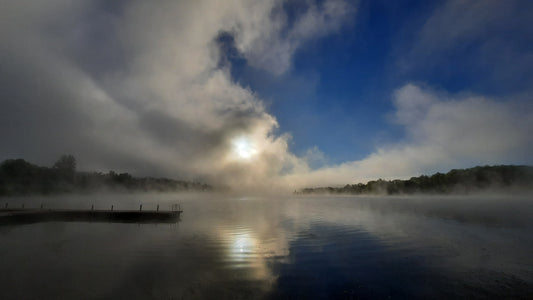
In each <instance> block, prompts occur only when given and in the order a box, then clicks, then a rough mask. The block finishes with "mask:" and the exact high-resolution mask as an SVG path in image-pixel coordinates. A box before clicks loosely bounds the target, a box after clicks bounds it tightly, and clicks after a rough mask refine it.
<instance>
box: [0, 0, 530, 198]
mask: <svg viewBox="0 0 533 300" xmlns="http://www.w3.org/2000/svg"><path fill="white" fill-rule="evenodd" d="M2 5H3V6H2V8H3V9H2V11H1V12H0V17H2V22H3V26H1V28H0V39H1V41H2V47H1V48H0V84H1V86H2V87H3V88H2V89H1V90H0V106H1V108H2V110H0V135H1V136H3V137H4V138H3V143H2V145H1V146H2V147H0V159H7V158H18V157H22V158H25V159H27V160H29V161H31V162H34V163H38V164H42V165H51V164H53V162H54V161H55V160H56V159H57V158H58V157H59V156H60V155H61V154H64V153H70V154H73V155H74V156H75V157H76V158H77V159H78V166H79V167H80V169H84V170H102V171H106V170H115V171H118V172H130V173H132V174H134V175H142V176H168V177H176V178H185V179H191V180H200V181H206V182H210V183H212V184H215V185H221V186H229V187H232V188H235V189H241V190H248V191H250V190H254V191H256V190H266V191H272V190H287V191H292V190H293V189H295V188H299V187H303V186H324V185H344V184H346V183H354V182H361V181H362V182H364V181H367V180H371V179H376V178H389V179H390V178H408V177H410V176H417V175H420V174H431V173H434V172H437V171H440V172H446V171H448V170H450V169H452V168H466V167H471V166H475V165H486V164H533V158H532V157H533V156H532V155H531V153H532V152H533V141H532V138H531V134H530V132H531V131H533V99H532V97H533V96H532V88H531V87H532V86H533V84H532V83H533V42H532V37H533V26H532V25H533V24H532V23H533V21H532V20H533V2H531V1H526V0H509V1H499V0H485V1H464V0H442V1H414V0H412V1H384V0H383V1H381V0H374V1H369V0H361V1H349V0H268V1H266V0H264V1H263V0H231V1H230V0H228V1H217V0H201V1H200V0H198V1H185V0H184V1H164V0H161V1H157V2H154V3H152V2H146V1H143V0H131V1H113V2H112V3H110V2H109V1H105V0H97V1H94V0H93V1H91V0H80V1H77V2H75V3H73V2H71V1H68V0H53V1H47V3H46V4H44V3H40V2H32V3H28V2H21V1H4V2H3V3H2Z"/></svg>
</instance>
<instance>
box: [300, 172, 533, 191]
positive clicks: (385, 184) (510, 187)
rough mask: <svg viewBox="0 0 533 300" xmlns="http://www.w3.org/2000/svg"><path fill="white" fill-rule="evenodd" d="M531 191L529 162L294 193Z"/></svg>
mask: <svg viewBox="0 0 533 300" xmlns="http://www.w3.org/2000/svg"><path fill="white" fill-rule="evenodd" d="M526 191H533V167H532V166H515V165H499V166H478V167H473V168H468V169H454V170H451V171H450V172H448V173H446V174H443V173H435V174H433V175H431V176H426V175H422V176H418V177H412V178H410V179H407V180H400V179H396V180H383V179H378V180H372V181H369V182H367V183H366V184H364V183H357V184H347V185H345V186H343V187H315V188H303V189H300V190H298V191H295V192H294V193H295V194H297V195H313V194H317V195H323V194H331V195H413V194H430V195H465V194H478V193H483V192H526Z"/></svg>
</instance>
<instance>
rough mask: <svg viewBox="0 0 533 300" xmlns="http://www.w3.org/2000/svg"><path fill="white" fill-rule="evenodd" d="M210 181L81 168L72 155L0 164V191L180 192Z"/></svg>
mask: <svg viewBox="0 0 533 300" xmlns="http://www.w3.org/2000/svg"><path fill="white" fill-rule="evenodd" d="M209 190H212V187H211V186H210V185H207V184H204V183H198V182H189V181H182V180H174V179H169V178H153V177H140V178H138V177H133V176H132V175H130V174H128V173H116V172H114V171H109V172H108V173H102V172H79V171H77V170H76V159H75V157H74V156H72V155H62V156H61V157H60V158H59V159H58V160H57V161H56V162H55V164H54V165H53V166H52V167H42V166H37V165H34V164H31V163H29V162H27V161H25V160H24V159H7V160H5V161H3V162H2V163H1V164H0V195H4V196H5V195H35V194H42V195H47V194H60V193H92V192H100V191H111V192H150V191H156V192H179V191H209Z"/></svg>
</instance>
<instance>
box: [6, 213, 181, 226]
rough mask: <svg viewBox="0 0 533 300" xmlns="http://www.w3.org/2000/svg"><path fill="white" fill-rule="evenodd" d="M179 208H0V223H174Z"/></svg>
mask: <svg viewBox="0 0 533 300" xmlns="http://www.w3.org/2000/svg"><path fill="white" fill-rule="evenodd" d="M181 213H182V211H181V210H172V211H159V210H157V211H155V210H92V209H91V210H71V209H0V225H9V224H31V223H38V222H109V223H176V222H178V221H179V218H180V215H181Z"/></svg>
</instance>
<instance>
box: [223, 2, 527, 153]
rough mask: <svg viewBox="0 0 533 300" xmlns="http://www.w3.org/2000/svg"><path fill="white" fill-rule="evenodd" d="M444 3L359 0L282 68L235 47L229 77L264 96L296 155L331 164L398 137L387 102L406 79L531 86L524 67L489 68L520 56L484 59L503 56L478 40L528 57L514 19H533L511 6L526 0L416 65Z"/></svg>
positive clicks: (471, 87)
mask: <svg viewBox="0 0 533 300" xmlns="http://www.w3.org/2000/svg"><path fill="white" fill-rule="evenodd" d="M445 6H446V1H401V2H391V1H360V2H359V3H358V6H357V7H358V8H357V13H356V14H355V15H354V18H353V20H351V21H350V22H347V24H346V25H344V26H343V27H342V28H341V29H340V30H339V31H338V32H335V33H333V34H331V35H329V36H327V37H324V38H320V39H318V40H315V41H311V42H309V43H308V44H307V45H306V46H305V47H302V48H301V49H299V50H298V51H296V53H295V54H294V61H293V64H292V67H291V69H290V71H289V72H288V73H287V74H284V75H283V76H274V75H270V74H268V73H267V72H264V71H261V70H259V71H258V70H254V69H253V68H250V67H249V66H247V65H246V61H245V60H244V59H243V58H242V57H239V56H238V54H237V55H235V53H234V54H233V55H232V59H233V61H232V62H233V64H232V65H233V68H232V78H233V79H234V80H236V81H238V82H239V83H241V84H242V85H245V86H249V87H250V88H251V89H252V90H254V91H256V92H257V93H259V94H260V95H261V97H262V98H264V99H267V101H268V102H269V103H270V106H269V109H270V111H271V112H272V114H273V115H275V116H276V117H277V118H278V121H279V123H280V127H281V128H283V129H284V130H286V131H289V132H291V133H292V135H293V140H292V143H291V149H292V150H293V151H295V152H296V153H298V154H300V155H304V154H305V151H307V149H309V148H311V147H313V146H317V147H318V148H319V149H320V150H321V151H323V152H324V153H325V154H326V155H327V157H328V162H330V163H342V162H344V161H347V160H354V159H361V158H363V157H365V156H366V155H368V153H370V152H372V150H373V149H374V148H375V147H376V145H377V144H380V143H388V142H395V141H398V140H400V139H402V138H403V137H404V132H403V131H402V130H401V129H399V128H397V126H395V124H391V122H390V120H389V118H388V114H390V113H391V112H392V111H393V110H394V107H393V104H392V101H391V97H392V94H393V92H394V90H395V89H397V88H399V87H401V86H402V85H404V84H406V83H408V82H416V83H419V84H422V85H426V86H429V87H432V88H435V89H438V90H443V91H446V92H449V93H462V92H468V93H478V94H482V95H485V96H495V97H501V96H505V95H509V94H514V93H520V92H522V91H526V92H529V91H528V90H529V86H528V85H530V84H531V81H532V80H531V79H532V76H531V71H528V70H522V71H523V73H528V74H526V76H522V74H520V73H519V74H513V75H510V76H508V77H506V78H502V77H504V76H507V75H504V76H500V75H498V74H491V73H493V72H494V73H495V72H499V71H500V69H503V68H505V66H502V65H500V64H502V62H501V61H502V60H510V61H511V62H512V63H518V64H520V60H519V58H512V57H507V58H506V57H501V58H498V59H496V61H490V55H497V56H499V55H503V56H505V55H506V54H505V53H502V54H500V53H487V54H483V53H481V52H483V49H482V48H483V47H484V46H485V43H487V42H490V40H491V39H498V38H501V39H502V40H504V41H505V42H506V43H509V44H508V45H506V48H509V49H510V51H512V52H517V53H518V55H524V56H525V55H531V53H532V51H533V42H532V40H531V39H532V38H531V36H532V35H531V33H532V32H531V30H530V29H528V28H523V27H522V26H528V25H530V26H532V25H533V24H531V23H533V21H529V20H525V19H524V18H525V17H524V16H522V19H520V17H517V15H516V13H517V12H518V11H520V10H525V11H528V12H531V11H532V9H531V6H532V5H531V4H530V3H527V2H526V1H523V2H516V1H515V2H514V3H512V4H511V5H502V6H505V7H506V8H507V7H508V6H511V8H509V9H508V12H509V14H508V15H503V16H499V18H501V20H502V21H504V22H509V23H514V24H506V25H501V24H499V25H493V26H492V27H495V28H496V30H494V31H492V30H491V32H483V31H482V30H481V32H479V33H478V34H476V35H474V36H471V37H469V38H465V40H464V41H463V42H462V43H461V44H460V45H450V48H449V49H445V51H442V52H439V51H436V52H437V53H435V54H434V53H423V54H424V55H427V57H424V58H423V59H424V60H432V62H431V63H428V64H426V63H424V64H423V65H418V64H417V60H418V56H417V55H413V54H412V53H411V52H412V51H413V48H415V47H417V43H419V42H420V41H419V39H420V35H421V28H423V26H424V24H425V23H426V22H428V20H430V19H431V18H432V17H433V16H435V15H436V14H438V13H439V11H440V10H442V9H443V7H445ZM485 8H486V9H498V8H499V5H497V4H494V5H491V4H490V3H488V5H486V6H485ZM472 13H473V14H475V12H472ZM480 13H483V12H480ZM487 13H489V14H490V13H491V12H490V11H489V12H487ZM449 17H450V19H449V20H447V21H448V22H454V20H453V15H450V16H449ZM526 17H527V15H526ZM516 19H518V20H516ZM472 22H474V23H475V22H476V21H475V20H472ZM486 22H489V21H486ZM482 25H485V24H482ZM491 29H493V28H491ZM443 47H444V48H445V47H446V46H445V45H444V46H443ZM496 49H499V48H498V47H496ZM480 55H481V56H482V55H487V56H489V57H488V58H487V59H485V58H483V57H480ZM405 65H407V66H405ZM524 69H526V67H524Z"/></svg>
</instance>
